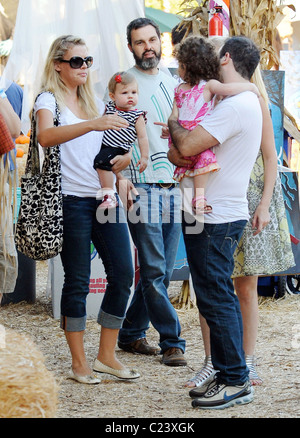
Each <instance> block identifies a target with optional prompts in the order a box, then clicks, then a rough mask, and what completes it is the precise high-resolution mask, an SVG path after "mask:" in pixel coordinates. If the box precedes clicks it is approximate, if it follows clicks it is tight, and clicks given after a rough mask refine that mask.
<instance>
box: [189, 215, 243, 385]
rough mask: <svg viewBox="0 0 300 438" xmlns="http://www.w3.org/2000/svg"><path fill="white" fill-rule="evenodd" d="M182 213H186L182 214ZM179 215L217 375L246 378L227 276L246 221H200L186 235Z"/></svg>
mask: <svg viewBox="0 0 300 438" xmlns="http://www.w3.org/2000/svg"><path fill="white" fill-rule="evenodd" d="M185 214H186V213H185ZM186 219H187V216H185V217H183V233H184V240H185V245H186V251H187V259H188V263H189V267H190V272H191V275H192V280H193V286H194V289H195V294H196V299H197V305H198V309H199V311H200V313H201V315H202V316H203V317H204V318H205V319H206V321H207V323H208V325H209V328H210V344H211V355H212V362H213V365H214V368H215V369H216V370H219V373H218V378H219V379H220V380H221V381H222V382H224V383H226V384H230V385H238V384H242V383H244V382H245V381H246V380H248V368H247V366H246V363H245V357H244V351H243V325H242V315H241V311H240V305H239V300H238V298H237V296H236V295H235V293H234V287H233V282H232V280H231V275H232V271H233V267H234V260H233V254H234V251H235V248H236V246H237V243H238V242H239V240H240V237H241V235H242V233H243V229H244V226H245V224H246V222H247V221H245V220H240V221H236V222H231V223H224V224H204V229H203V231H202V232H201V233H196V234H187V233H186V232H185V226H186V225H187V224H188V227H189V230H190V229H191V225H190V224H191V222H189V220H187V221H186Z"/></svg>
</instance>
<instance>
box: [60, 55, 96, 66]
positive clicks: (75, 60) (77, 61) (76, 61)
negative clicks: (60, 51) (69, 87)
mask: <svg viewBox="0 0 300 438" xmlns="http://www.w3.org/2000/svg"><path fill="white" fill-rule="evenodd" d="M60 62H68V63H69V64H70V67H71V68H81V67H82V66H83V63H84V62H85V63H86V66H87V68H90V67H92V65H93V57H92V56H87V57H86V58H81V57H80V56H73V57H72V58H71V59H68V60H67V59H61V60H60Z"/></svg>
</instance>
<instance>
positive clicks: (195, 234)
mask: <svg viewBox="0 0 300 438" xmlns="http://www.w3.org/2000/svg"><path fill="white" fill-rule="evenodd" d="M259 59H260V54H259V50H258V49H257V47H256V46H255V45H254V43H253V42H252V41H251V40H250V39H248V38H245V37H232V38H229V39H228V40H226V42H225V44H224V46H223V47H222V49H221V51H220V63H221V73H222V77H223V81H224V82H225V83H229V82H245V81H249V80H250V78H251V76H252V74H253V72H254V70H255V68H256V66H257V65H258V63H259ZM169 129H170V133H171V136H172V139H173V143H174V146H175V147H173V148H172V149H171V150H170V152H169V158H170V160H171V161H172V162H174V164H176V165H180V159H181V157H183V156H191V155H196V154H198V153H200V152H202V151H204V150H206V149H207V148H211V147H213V150H214V152H215V154H216V157H217V161H218V164H219V165H220V167H221V169H220V171H219V172H214V173H213V174H211V175H210V176H209V180H208V183H207V187H206V189H205V196H206V197H207V199H208V202H209V204H210V205H211V206H212V212H211V213H209V214H205V215H204V217H203V215H202V216H201V217H200V218H198V217H195V216H192V212H191V208H190V205H191V197H192V184H193V182H192V179H191V178H184V179H183V181H182V186H181V188H182V191H183V193H184V202H183V210H184V212H183V232H184V239H185V245H186V250H187V257H188V263H189V267H190V271H191V275H192V279H193V286H194V289H195V294H196V297H197V305H198V308H199V311H200V313H201V314H202V315H203V316H204V318H205V319H206V321H207V322H208V325H209V327H210V343H211V350H212V351H211V352H212V362H213V365H214V368H215V369H216V370H219V371H218V373H217V374H216V376H215V379H214V380H213V381H212V382H211V383H210V384H208V385H206V387H201V389H200V388H199V389H198V390H197V388H195V389H193V390H191V391H190V395H191V397H193V398H194V400H193V402H192V405H193V406H194V407H200V408H203V409H222V408H224V407H229V406H232V405H234V404H244V403H249V402H251V401H252V399H253V390H252V387H251V385H250V382H249V376H248V373H249V372H248V368H247V366H246V363H245V357H244V351H243V329H242V316H241V312H240V307H239V301H238V299H237V297H236V295H235V294H234V288H233V283H232V280H231V274H232V271H233V266H234V262H233V254H234V250H235V248H236V245H237V243H238V241H239V239H240V237H241V235H242V232H243V228H244V226H245V224H246V222H247V220H248V219H249V214H248V204H247V198H246V193H247V188H248V183H249V178H250V173H251V170H252V168H253V165H254V162H255V159H256V157H257V154H258V151H259V147H260V142H261V135H262V114H261V109H260V104H259V100H258V98H257V96H256V95H255V94H254V93H250V92H244V93H241V94H239V95H236V96H232V97H228V98H226V99H224V100H223V101H222V102H220V103H219V104H218V105H217V106H216V108H215V110H214V111H213V112H212V114H211V115H209V116H207V117H205V118H204V119H203V121H202V122H201V123H200V125H199V126H197V128H195V129H194V130H193V131H187V130H185V129H183V128H182V127H181V126H180V125H179V123H178V122H177V114H176V108H175V109H174V110H173V113H172V115H171V117H170V119H169Z"/></svg>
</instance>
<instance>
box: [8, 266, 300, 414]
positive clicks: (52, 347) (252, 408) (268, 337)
mask: <svg viewBox="0 0 300 438" xmlns="http://www.w3.org/2000/svg"><path fill="white" fill-rule="evenodd" d="M46 283H47V264H46V262H38V263H37V292H36V303H35V304H28V303H24V302H23V303H18V304H10V305H7V306H3V307H1V308H0V324H2V325H4V327H7V328H10V329H13V330H16V331H18V332H21V333H23V334H26V335H28V336H30V337H31V338H32V339H33V340H34V342H35V343H36V345H37V346H38V348H39V349H40V350H41V351H42V352H43V354H44V356H45V363H46V366H47V368H48V369H49V370H50V371H51V372H52V373H53V375H54V376H55V378H56V380H57V382H58V384H59V386H60V390H59V398H58V404H57V414H56V418H106V419H108V418H109V419H114V418H119V419H142V418H145V419H158V420H161V421H163V419H166V418H167V419H177V420H176V421H179V419H182V420H183V421H184V419H186V420H187V419H193V420H194V421H197V419H202V418H298V417H299V401H300V397H299V391H300V378H299V376H300V361H299V359H300V356H299V352H300V296H299V295H298V296H297V295H292V296H291V295H286V296H285V297H284V298H281V299H279V300H274V299H273V298H269V297H268V298H262V297H259V300H260V326H259V336H258V342H257V351H256V355H257V358H258V364H259V366H258V373H259V375H260V376H261V377H262V379H263V385H262V386H260V387H256V388H255V398H254V401H253V402H252V403H250V404H248V405H244V406H240V407H233V408H229V409H225V410H221V411H207V410H205V411H204V410H200V409H197V408H196V409H194V408H192V406H191V399H190V397H189V395H188V390H187V389H186V388H184V387H183V383H184V382H185V381H186V380H187V379H188V378H189V377H190V376H193V374H194V373H195V371H197V370H198V369H199V367H200V366H201V364H202V361H203V358H204V352H203V343H202V339H201V335H200V329H199V323H198V315H197V310H196V308H192V309H189V310H178V314H179V319H180V322H181V325H182V336H183V337H184V338H185V339H186V342H187V348H186V358H187V360H188V366H187V367H178V368H172V367H167V366H165V365H162V364H161V363H160V358H161V356H156V357H152V356H149V357H147V356H141V355H133V354H130V353H125V352H123V351H122V350H119V349H117V355H118V357H119V358H120V360H121V361H122V362H123V363H124V364H126V365H127V366H128V367H133V368H135V369H137V370H139V371H140V373H141V378H139V379H137V380H135V381H132V382H128V381H120V380H118V379H116V378H114V377H113V376H108V375H105V374H103V375H102V376H103V377H102V382H101V383H100V384H99V385H95V386H89V385H82V384H79V383H77V382H74V381H72V380H69V379H66V376H67V374H68V372H69V370H70V354H69V350H68V348H67V345H66V342H65V338H64V334H63V332H62V331H61V329H60V328H59V321H58V320H56V319H53V317H52V304H51V298H49V297H47V294H46ZM180 287H181V282H172V285H171V287H170V294H174V292H176V291H177V290H180ZM99 330H100V329H99V326H98V324H97V323H96V322H95V321H92V320H88V323H87V331H86V337H85V343H86V353H87V357H88V359H89V361H90V363H91V364H92V362H93V360H94V358H95V355H96V352H97V346H98V340H99ZM148 340H149V342H151V343H157V342H158V335H157V332H156V331H155V330H154V329H153V328H152V327H151V328H150V329H149V332H148Z"/></svg>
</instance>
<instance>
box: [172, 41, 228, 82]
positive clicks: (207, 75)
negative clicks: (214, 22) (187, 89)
mask: <svg viewBox="0 0 300 438" xmlns="http://www.w3.org/2000/svg"><path fill="white" fill-rule="evenodd" d="M174 54H175V57H176V59H177V60H178V62H179V63H180V64H183V65H184V66H185V69H186V70H185V76H184V78H183V79H184V81H185V82H188V83H189V84H191V85H192V86H193V85H196V84H198V83H199V82H200V80H205V81H209V80H210V79H217V80H219V79H220V59H219V57H218V55H217V52H216V49H215V46H214V45H213V44H212V43H211V42H210V41H209V40H208V39H206V38H203V37H199V36H190V37H187V38H186V39H185V40H183V41H182V42H181V43H180V44H177V46H176V47H175V51H174Z"/></svg>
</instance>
